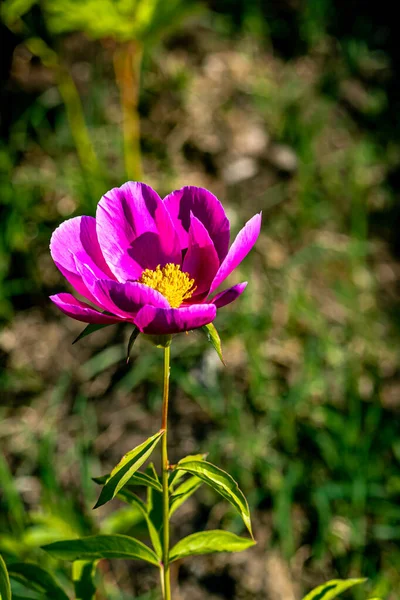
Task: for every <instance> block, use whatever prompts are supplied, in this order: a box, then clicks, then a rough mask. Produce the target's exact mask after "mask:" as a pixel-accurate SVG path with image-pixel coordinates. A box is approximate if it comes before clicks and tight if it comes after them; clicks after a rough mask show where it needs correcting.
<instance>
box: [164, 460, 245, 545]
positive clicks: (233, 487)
mask: <svg viewBox="0 0 400 600" xmlns="http://www.w3.org/2000/svg"><path fill="white" fill-rule="evenodd" d="M175 468H176V469H178V470H180V471H184V472H185V473H191V474H192V475H197V477H199V478H200V479H202V480H203V481H204V482H205V483H207V484H208V485H209V486H210V487H212V488H213V489H214V490H215V491H216V492H218V493H219V494H220V495H221V496H222V497H223V498H225V500H228V502H230V504H232V506H234V508H236V510H237V511H238V512H239V514H240V515H241V517H242V519H243V521H244V523H245V525H246V527H247V529H248V530H249V533H250V535H251V536H252V537H253V533H252V530H251V520H250V510H249V505H248V504H247V500H246V498H245V496H244V494H243V492H242V491H241V490H240V489H239V486H238V484H237V483H236V481H235V480H234V479H233V477H231V475H229V473H226V471H223V470H222V469H220V468H219V467H216V466H215V465H212V464H211V463H209V462H207V461H202V462H184V463H181V462H179V463H178V464H177V465H176V467H175Z"/></svg>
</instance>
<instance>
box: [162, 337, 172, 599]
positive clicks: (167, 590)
mask: <svg viewBox="0 0 400 600" xmlns="http://www.w3.org/2000/svg"><path fill="white" fill-rule="evenodd" d="M170 356H171V348H170V346H167V347H166V348H164V393H163V406H162V422H161V429H164V430H165V433H164V435H163V436H162V439H161V463H162V488H163V564H162V590H163V598H164V600H171V580H170V571H169V491H168V467H169V463H168V447H167V431H168V397H169V371H170Z"/></svg>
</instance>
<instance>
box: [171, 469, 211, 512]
mask: <svg viewBox="0 0 400 600" xmlns="http://www.w3.org/2000/svg"><path fill="white" fill-rule="evenodd" d="M202 484H203V482H202V480H201V479H199V478H198V477H196V475H193V476H192V477H189V479H187V480H186V481H184V482H183V483H182V484H181V485H180V486H179V487H177V488H176V490H175V491H174V493H173V494H172V495H171V498H170V505H169V516H170V517H171V516H172V515H173V514H174V512H175V511H176V510H177V509H178V508H179V507H180V506H181V505H182V504H183V503H184V502H185V501H186V500H187V499H188V498H190V496H191V495H192V494H194V493H195V491H196V490H198V489H199V487H200V486H201V485H202Z"/></svg>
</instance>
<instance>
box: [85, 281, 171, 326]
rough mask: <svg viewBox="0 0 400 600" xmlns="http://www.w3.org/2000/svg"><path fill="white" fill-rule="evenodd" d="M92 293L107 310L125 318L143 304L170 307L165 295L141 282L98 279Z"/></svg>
mask: <svg viewBox="0 0 400 600" xmlns="http://www.w3.org/2000/svg"><path fill="white" fill-rule="evenodd" d="M94 293H95V295H96V297H98V298H99V300H101V303H102V305H103V306H105V305H107V306H108V307H109V308H108V309H107V310H109V311H110V312H113V313H114V314H117V315H120V316H121V317H125V318H127V317H128V318H132V317H133V316H134V315H136V314H137V313H138V312H139V310H140V309H141V308H143V307H144V306H145V305H151V306H155V307H157V308H165V309H169V308H171V307H170V305H169V303H168V300H167V299H166V298H165V296H163V295H162V294H160V292H157V291H156V290H153V289H152V288H151V287H149V286H148V285H144V284H143V283H134V282H131V281H128V282H126V283H119V282H117V281H110V280H99V281H96V283H95V286H94Z"/></svg>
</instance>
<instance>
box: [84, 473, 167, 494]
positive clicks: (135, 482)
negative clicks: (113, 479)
mask: <svg viewBox="0 0 400 600" xmlns="http://www.w3.org/2000/svg"><path fill="white" fill-rule="evenodd" d="M109 477H110V475H102V476H101V477H93V481H94V482H95V483H99V484H104V483H106V481H107V479H108V478H109ZM135 486H144V487H152V488H153V489H155V490H157V491H159V492H162V485H161V483H160V482H159V480H158V479H155V478H153V477H151V476H150V475H148V474H147V473H141V472H140V471H136V473H135V474H134V475H132V477H131V478H130V479H129V480H128V481H127V482H126V484H125V486H124V487H126V488H128V489H130V488H133V487H135Z"/></svg>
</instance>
